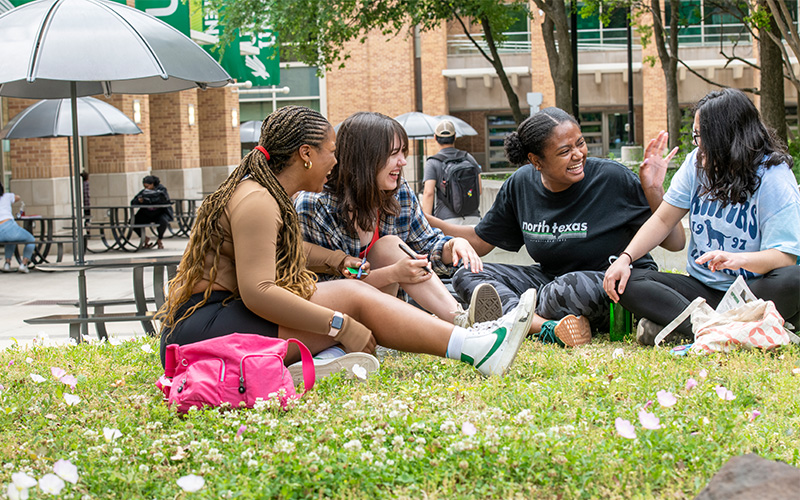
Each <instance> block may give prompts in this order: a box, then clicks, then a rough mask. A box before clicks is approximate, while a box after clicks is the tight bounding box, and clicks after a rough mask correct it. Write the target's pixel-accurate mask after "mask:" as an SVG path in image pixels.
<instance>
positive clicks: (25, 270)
mask: <svg viewBox="0 0 800 500" xmlns="http://www.w3.org/2000/svg"><path fill="white" fill-rule="evenodd" d="M17 271H19V272H21V273H23V274H28V273H29V272H30V271H29V270H28V266H26V265H25V264H20V265H19V269H17Z"/></svg>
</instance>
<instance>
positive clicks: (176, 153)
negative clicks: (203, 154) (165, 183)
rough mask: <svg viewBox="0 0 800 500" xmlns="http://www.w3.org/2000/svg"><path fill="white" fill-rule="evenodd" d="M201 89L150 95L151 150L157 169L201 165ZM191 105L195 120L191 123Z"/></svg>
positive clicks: (155, 168) (154, 166)
mask: <svg viewBox="0 0 800 500" xmlns="http://www.w3.org/2000/svg"><path fill="white" fill-rule="evenodd" d="M197 92H198V91H197V90H194V89H192V90H184V91H183V92H172V93H169V94H155V95H151V96H150V129H151V130H152V131H153V134H152V135H151V138H150V152H151V155H152V169H153V170H178V169H186V168H199V167H200V126H199V125H198V123H197V122H198V120H199V109H198V103H197ZM189 105H193V106H194V113H195V123H194V125H190V124H189Z"/></svg>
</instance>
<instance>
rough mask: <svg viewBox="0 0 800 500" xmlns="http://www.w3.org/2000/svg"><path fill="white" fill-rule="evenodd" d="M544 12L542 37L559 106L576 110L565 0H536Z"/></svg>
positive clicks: (570, 43) (557, 105)
mask: <svg viewBox="0 0 800 500" xmlns="http://www.w3.org/2000/svg"><path fill="white" fill-rule="evenodd" d="M533 1H534V3H535V4H536V6H537V7H538V8H539V9H541V10H542V12H544V23H542V38H543V39H544V47H545V50H546V51H547V63H548V64H549V65H550V76H551V77H552V79H553V85H554V86H555V91H556V107H559V108H561V109H565V110H571V109H572V71H573V60H572V40H571V39H570V27H569V22H568V21H567V12H568V11H567V6H566V2H565V0H533Z"/></svg>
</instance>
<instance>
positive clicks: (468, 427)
mask: <svg viewBox="0 0 800 500" xmlns="http://www.w3.org/2000/svg"><path fill="white" fill-rule="evenodd" d="M461 432H462V434H465V435H467V436H474V435H475V433H477V432H478V429H476V428H475V426H474V425H472V423H471V422H464V423H463V424H461Z"/></svg>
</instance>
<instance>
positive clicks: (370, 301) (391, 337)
mask: <svg viewBox="0 0 800 500" xmlns="http://www.w3.org/2000/svg"><path fill="white" fill-rule="evenodd" d="M311 302H314V303H315V304H320V305H324V306H326V307H330V308H331V309H333V310H336V311H340V312H343V313H345V314H348V315H349V316H352V317H353V318H354V319H356V320H358V321H359V322H361V323H363V324H364V325H365V326H366V327H367V328H369V329H370V330H372V335H374V336H375V340H376V341H377V342H378V344H380V345H382V346H384V347H390V348H392V349H397V350H398V351H405V352H417V353H425V354H433V355H435V356H442V357H444V355H445V352H446V351H447V343H448V341H449V340H450V334H451V333H452V331H453V325H452V324H449V323H446V322H444V321H442V320H440V319H438V318H434V317H433V316H431V315H430V314H428V313H426V312H425V311H422V310H420V309H418V308H416V307H414V306H412V305H410V304H407V303H405V302H403V301H402V300H399V299H397V298H395V297H391V296H389V295H386V294H385V293H382V292H381V291H380V290H378V289H377V288H374V287H372V286H370V285H367V284H366V283H362V282H360V281H356V280H349V279H348V280H334V281H325V282H322V283H317V292H316V293H315V294H314V295H313V296H312V297H311ZM280 337H281V338H290V337H294V338H297V339H299V340H300V341H301V342H303V343H304V344H306V346H308V348H309V350H310V351H311V352H312V353H315V352H319V351H321V350H322V349H324V348H326V347H329V346H331V345H333V344H334V343H335V341H334V340H333V339H332V338H330V337H328V336H326V335H316V334H313V333H308V332H299V331H296V330H290V329H288V328H284V327H281V328H280ZM296 353H297V350H296V349H292V351H291V354H295V355H296ZM287 359H288V360H289V361H292V359H295V358H291V357H289V356H287ZM296 359H299V356H298V357H297V358H296Z"/></svg>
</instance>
